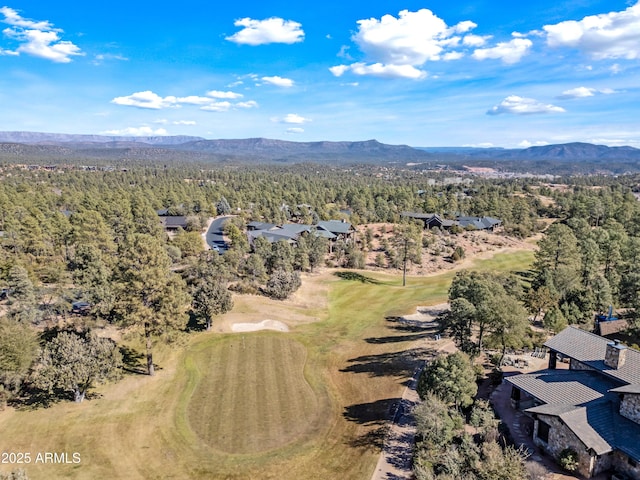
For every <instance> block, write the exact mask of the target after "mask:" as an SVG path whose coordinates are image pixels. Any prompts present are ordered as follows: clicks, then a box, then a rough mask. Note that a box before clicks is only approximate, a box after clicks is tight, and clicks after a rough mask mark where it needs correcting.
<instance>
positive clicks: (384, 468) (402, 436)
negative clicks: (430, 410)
mask: <svg viewBox="0 0 640 480" xmlns="http://www.w3.org/2000/svg"><path fill="white" fill-rule="evenodd" d="M438 344H439V345H438V348H437V350H436V352H438V353H440V352H446V353H452V352H455V351H456V350H457V348H456V346H455V344H454V343H453V342H452V341H451V340H440V341H438ZM424 365H426V362H424V363H423V364H422V365H421V366H420V367H418V368H417V369H416V370H415V371H414V372H413V376H412V377H411V381H410V382H409V383H408V384H407V386H406V387H405V389H404V392H402V399H401V400H400V402H399V403H398V405H397V406H396V410H395V412H394V414H393V418H392V419H391V425H390V426H389V431H388V432H387V435H386V437H385V440H384V446H383V447H382V452H380V458H378V463H377V465H376V468H375V470H374V471H373V475H372V476H371V480H405V479H406V480H409V479H412V478H414V476H413V468H412V467H413V445H414V443H415V436H416V424H415V419H414V418H413V407H414V406H415V405H416V404H417V403H418V402H419V401H420V397H419V396H418V392H417V391H416V385H417V383H418V377H419V376H420V373H421V372H422V369H423V368H424Z"/></svg>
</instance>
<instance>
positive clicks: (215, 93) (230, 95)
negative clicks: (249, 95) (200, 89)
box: [207, 90, 244, 99]
mask: <svg viewBox="0 0 640 480" xmlns="http://www.w3.org/2000/svg"><path fill="white" fill-rule="evenodd" d="M243 96H244V95H242V94H241V93H236V92H221V91H219V90H210V91H208V92H207V97H211V98H230V99H236V98H242V97H243Z"/></svg>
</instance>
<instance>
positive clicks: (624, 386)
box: [506, 327, 640, 479]
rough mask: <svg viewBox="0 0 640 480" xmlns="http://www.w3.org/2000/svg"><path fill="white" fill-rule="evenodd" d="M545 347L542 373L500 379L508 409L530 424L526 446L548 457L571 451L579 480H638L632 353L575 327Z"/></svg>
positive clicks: (638, 361)
mask: <svg viewBox="0 0 640 480" xmlns="http://www.w3.org/2000/svg"><path fill="white" fill-rule="evenodd" d="M545 346H546V347H547V348H548V349H549V364H548V368H547V369H546V370H541V371H538V372H533V373H530V374H523V375H514V376H512V377H508V378H507V379H506V381H507V382H508V383H510V384H511V386H512V390H511V403H512V406H513V407H514V408H518V409H521V410H522V411H524V412H525V413H526V414H527V415H529V416H531V417H532V418H533V419H534V426H533V429H532V435H533V441H534V443H535V444H536V445H537V446H538V447H539V448H541V449H542V450H544V451H545V452H547V453H548V454H550V455H552V456H553V457H555V458H558V456H559V455H560V453H561V452H562V451H563V450H564V449H565V448H571V449H572V450H574V451H575V452H576V453H577V454H578V463H579V466H578V473H580V474H581V475H582V476H584V477H586V478H591V477H593V476H595V475H597V474H599V473H601V472H606V471H612V472H619V473H623V474H626V475H628V476H629V477H631V478H633V479H640V352H639V351H637V350H634V349H631V348H628V347H626V346H624V345H622V344H621V343H619V342H617V341H610V340H608V339H606V338H604V337H600V336H598V335H595V334H593V333H589V332H586V331H584V330H581V329H579V328H576V327H568V328H566V329H565V330H563V331H562V332H560V333H559V334H558V335H556V336H554V337H552V338H550V339H549V340H548V341H547V342H546V343H545ZM559 360H562V361H563V362H568V365H569V369H566V368H565V369H558V368H557V367H558V361H559Z"/></svg>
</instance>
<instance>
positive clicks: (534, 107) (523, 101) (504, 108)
mask: <svg viewBox="0 0 640 480" xmlns="http://www.w3.org/2000/svg"><path fill="white" fill-rule="evenodd" d="M565 111H566V110H565V109H564V108H562V107H558V106H556V105H551V104H544V103H541V102H538V101H537V100H534V99H533V98H525V97H519V96H517V95H510V96H508V97H507V98H505V99H504V100H503V101H502V102H500V104H498V105H495V106H494V107H492V108H491V109H490V110H489V111H488V112H487V115H500V114H502V113H511V114H515V115H532V114H536V113H562V112H565Z"/></svg>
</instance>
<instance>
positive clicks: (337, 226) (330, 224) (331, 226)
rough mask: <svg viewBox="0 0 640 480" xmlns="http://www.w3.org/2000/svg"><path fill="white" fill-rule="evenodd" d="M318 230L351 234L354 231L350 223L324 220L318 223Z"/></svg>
mask: <svg viewBox="0 0 640 480" xmlns="http://www.w3.org/2000/svg"><path fill="white" fill-rule="evenodd" d="M318 228H323V229H324V230H326V231H328V232H331V233H334V234H335V233H349V232H350V231H351V229H352V227H351V224H350V223H349V222H343V221H342V220H324V221H320V222H318Z"/></svg>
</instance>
